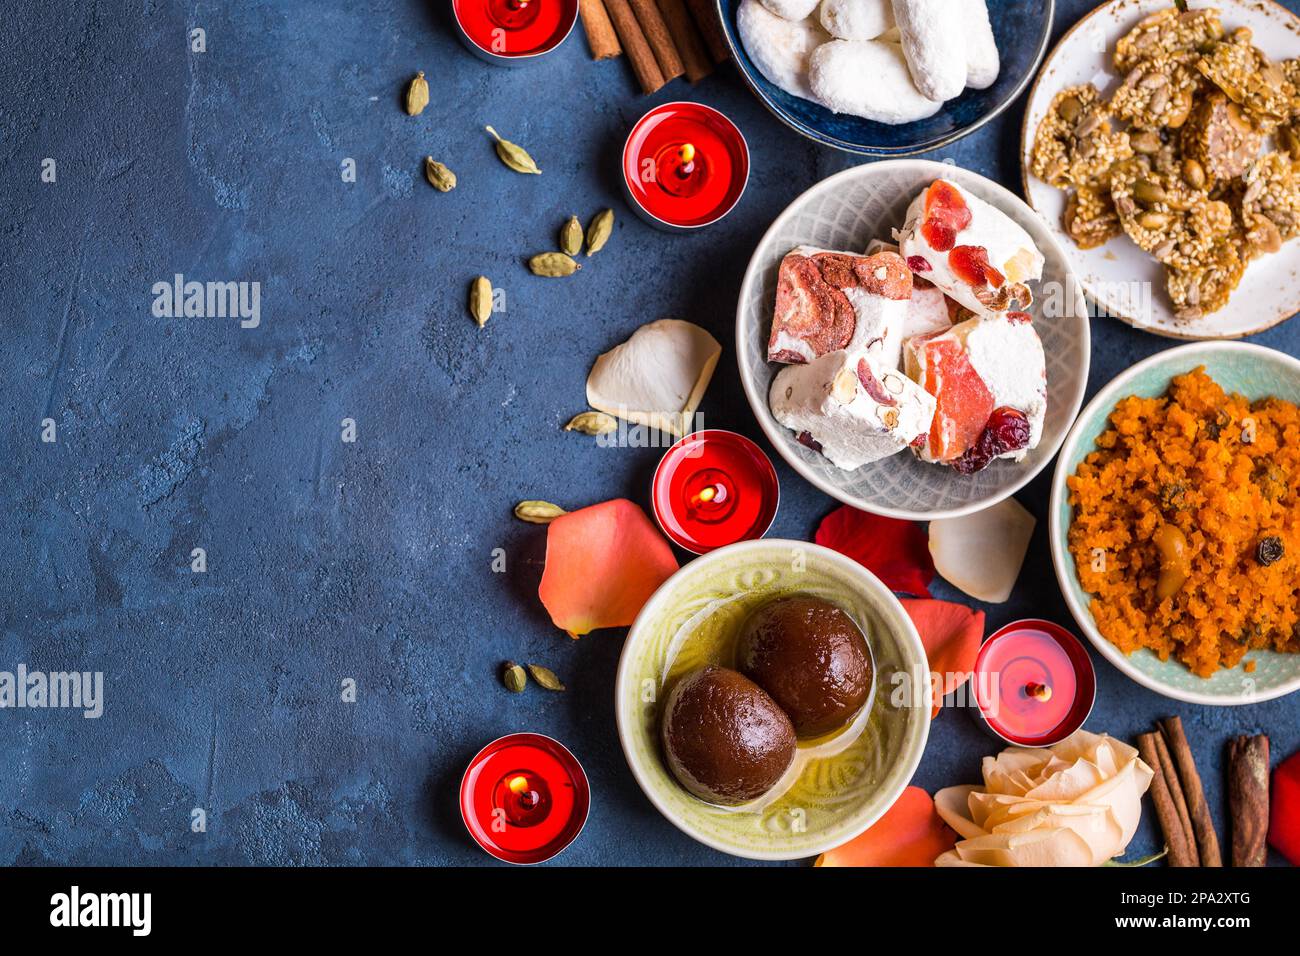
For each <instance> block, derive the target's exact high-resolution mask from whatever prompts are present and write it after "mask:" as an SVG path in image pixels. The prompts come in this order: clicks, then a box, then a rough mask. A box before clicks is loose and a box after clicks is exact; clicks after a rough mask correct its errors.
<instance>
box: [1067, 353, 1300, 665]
mask: <svg viewBox="0 0 1300 956" xmlns="http://www.w3.org/2000/svg"><path fill="white" fill-rule="evenodd" d="M1067 486H1068V488H1069V500H1070V504H1071V506H1072V507H1073V509H1074V520H1073V522H1072V524H1071V525H1070V532H1069V546H1070V552H1071V554H1073V556H1074V561H1075V565H1076V567H1077V569H1078V574H1079V582H1080V584H1081V585H1082V586H1083V588H1084V590H1086V591H1087V592H1088V593H1089V594H1091V595H1092V602H1091V610H1092V616H1093V619H1094V620H1095V621H1096V622H1097V627H1098V629H1099V630H1100V631H1101V633H1102V634H1104V635H1105V636H1106V638H1107V640H1109V641H1111V643H1113V644H1115V646H1116V647H1118V648H1119V649H1120V650H1122V651H1123V652H1124V653H1126V654H1131V653H1132V652H1133V651H1135V650H1137V649H1139V648H1143V647H1145V648H1149V649H1150V650H1152V651H1154V652H1155V653H1156V654H1158V655H1159V656H1160V659H1161V660H1167V659H1168V658H1169V657H1170V656H1173V657H1175V658H1176V659H1178V660H1180V661H1182V662H1183V663H1184V664H1186V665H1187V666H1188V667H1189V668H1190V669H1191V670H1192V671H1193V672H1194V673H1196V674H1198V675H1200V676H1201V677H1209V676H1211V675H1212V674H1213V673H1214V672H1215V671H1217V670H1218V669H1220V668H1225V667H1235V666H1236V665H1237V664H1238V663H1239V662H1240V661H1241V659H1242V658H1243V657H1244V656H1245V655H1246V653H1247V652H1248V651H1252V650H1266V649H1267V650H1274V651H1284V652H1290V653H1296V652H1300V408H1297V406H1296V405H1294V404H1292V403H1290V402H1285V401H1282V400H1280V399H1277V398H1265V399H1262V400H1260V401H1257V402H1253V403H1252V402H1250V401H1249V400H1248V399H1246V398H1244V397H1243V396H1241V395H1237V394H1232V395H1229V394H1226V393H1225V392H1224V391H1223V389H1222V388H1220V387H1219V385H1218V384H1216V383H1215V382H1214V380H1213V379H1211V378H1210V377H1209V376H1208V375H1207V374H1206V373H1205V369H1204V367H1201V368H1197V369H1195V370H1194V371H1192V372H1190V373H1188V374H1186V375H1180V376H1178V377H1177V378H1175V379H1174V380H1173V382H1172V383H1171V385H1170V388H1169V391H1168V393H1167V394H1166V395H1164V396H1162V397H1160V398H1139V397H1137V396H1130V397H1129V398H1125V399H1123V400H1122V401H1120V402H1119V403H1118V404H1117V405H1116V406H1115V410H1114V411H1113V412H1112V413H1111V415H1110V424H1109V427H1108V428H1107V429H1106V431H1104V432H1103V433H1102V434H1101V435H1100V436H1099V437H1098V438H1097V450H1096V451H1094V452H1092V453H1091V454H1089V455H1088V457H1087V458H1086V459H1084V461H1083V462H1082V463H1081V464H1080V465H1079V467H1078V469H1077V470H1076V472H1075V474H1073V475H1072V476H1070V477H1069V478H1068V479H1067ZM1166 524H1168V525H1173V526H1174V527H1175V528H1177V529H1178V531H1179V532H1181V534H1182V537H1183V538H1184V539H1185V541H1186V555H1185V557H1186V562H1185V565H1183V567H1182V568H1181V571H1182V573H1184V574H1185V577H1184V578H1183V579H1182V583H1181V586H1179V587H1178V588H1177V590H1176V591H1175V593H1173V594H1172V595H1171V596H1169V597H1166V598H1164V599H1163V600H1159V599H1158V598H1157V591H1158V588H1157V584H1158V582H1159V581H1160V578H1161V556H1160V554H1159V551H1158V549H1157V547H1156V545H1155V541H1154V540H1153V539H1155V538H1156V532H1157V530H1158V529H1160V528H1161V527H1162V526H1163V525H1166Z"/></svg>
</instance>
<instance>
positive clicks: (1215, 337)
mask: <svg viewBox="0 0 1300 956" xmlns="http://www.w3.org/2000/svg"><path fill="white" fill-rule="evenodd" d="M1130 2H1133V3H1135V4H1141V3H1142V2H1143V0H1102V2H1101V3H1099V4H1098V5H1097V6H1095V7H1093V8H1092V9H1091V10H1089V11H1088V12H1087V13H1085V14H1084V15H1083V16H1082V17H1080V18H1079V20H1078V22H1077V23H1075V24H1074V25H1073V26H1072V27H1070V29H1068V30H1066V31H1065V33H1064V34H1062V35H1061V39H1059V40H1057V41H1056V44H1055V45H1054V46H1053V47H1052V51H1051V52H1050V53H1048V54H1047V58H1046V59H1045V60H1044V61H1043V62H1042V63H1041V64H1040V66H1041V69H1039V70H1038V71H1037V75H1036V76H1035V77H1034V83H1033V86H1032V87H1030V90H1029V95H1028V96H1027V97H1026V98H1025V115H1024V116H1023V117H1022V118H1021V121H1020V189H1021V191H1022V192H1023V193H1024V194H1025V205H1027V206H1028V207H1029V208H1030V209H1032V210H1033V211H1034V212H1035V213H1036V214H1037V215H1038V216H1039V217H1040V218H1042V219H1045V220H1047V219H1049V217H1048V216H1047V214H1046V213H1044V212H1043V211H1042V210H1040V209H1039V208H1038V206H1037V205H1036V204H1035V203H1034V194H1033V192H1032V191H1031V190H1030V188H1029V183H1030V180H1031V179H1036V178H1037V177H1034V176H1031V174H1030V172H1029V166H1030V163H1031V161H1032V158H1033V156H1032V153H1033V141H1032V138H1031V137H1030V130H1029V115H1030V112H1031V107H1032V106H1033V102H1034V99H1035V97H1037V96H1038V88H1039V86H1040V85H1041V84H1042V82H1043V80H1044V79H1046V78H1047V73H1048V71H1049V70H1050V69H1051V68H1052V65H1053V63H1054V62H1055V60H1056V58H1057V56H1058V55H1059V54H1060V53H1061V52H1062V48H1063V47H1064V46H1065V44H1066V43H1067V42H1068V41H1069V40H1070V39H1071V38H1072V37H1073V36H1074V34H1075V33H1077V32H1078V31H1079V30H1080V28H1082V27H1083V26H1084V25H1086V24H1088V23H1089V22H1091V21H1092V19H1093V18H1094V17H1096V16H1098V15H1099V14H1102V13H1106V12H1108V11H1109V10H1110V8H1112V7H1115V6H1118V5H1119V4H1121V3H1130ZM1221 2H1222V3H1224V4H1225V5H1227V4H1231V3H1233V2H1235V0H1221ZM1247 5H1248V4H1246V3H1244V2H1239V3H1238V6H1239V7H1245V6H1247ZM1249 5H1250V6H1256V7H1262V8H1263V9H1275V10H1277V11H1280V12H1281V13H1282V14H1284V15H1286V16H1287V17H1289V18H1291V19H1292V20H1294V21H1295V22H1296V24H1297V26H1300V14H1297V13H1295V12H1293V11H1291V10H1288V9H1287V8H1286V7H1284V6H1282V5H1281V4H1280V3H1277V2H1276V0H1263V2H1262V3H1260V2H1259V0H1256V2H1254V3H1252V4H1249ZM1135 12H1136V13H1140V12H1141V11H1140V10H1138V11H1135ZM1034 132H1035V133H1037V130H1036V129H1035V130H1034ZM1058 191H1059V190H1058ZM1116 238H1121V237H1116ZM1122 238H1127V237H1122ZM1133 248H1134V249H1135V250H1136V251H1139V252H1140V251H1141V250H1137V247H1133ZM1066 251H1067V252H1068V253H1070V255H1071V266H1073V265H1074V260H1073V256H1074V254H1076V253H1082V252H1084V251H1085V250H1081V249H1075V248H1074V246H1073V243H1071V244H1070V246H1068V247H1067V248H1066ZM1143 255H1145V253H1143ZM1072 271H1075V272H1076V273H1077V275H1078V279H1079V284H1080V285H1082V286H1083V291H1084V294H1085V295H1086V297H1087V299H1088V301H1089V302H1091V303H1093V304H1094V305H1095V306H1096V307H1097V309H1098V311H1100V312H1103V313H1105V314H1106V315H1107V316H1110V317H1111V318H1114V319H1118V320H1119V321H1121V322H1123V323H1124V324H1125V325H1128V326H1131V327H1132V328H1135V329H1138V330H1140V331H1142V332H1147V333H1149V334H1151V335H1155V336H1158V337H1159V338H1163V339H1170V340H1172V341H1176V342H1231V341H1235V340H1237V339H1244V338H1248V337H1249V336H1252V335H1258V334H1259V333H1261V332H1266V331H1268V330H1269V329H1271V328H1274V327H1275V326H1278V325H1281V324H1282V323H1283V322H1286V321H1288V320H1289V319H1291V318H1293V317H1294V316H1295V314H1296V306H1295V305H1294V304H1293V305H1291V306H1289V307H1286V308H1284V310H1283V312H1282V313H1281V314H1279V315H1276V316H1274V317H1273V318H1271V319H1269V320H1268V321H1267V322H1265V323H1263V324H1261V325H1257V326H1254V327H1252V328H1250V329H1247V330H1245V331H1242V332H1233V333H1230V334H1223V333H1209V334H1206V333H1192V332H1181V331H1179V330H1177V329H1169V328H1163V327H1161V326H1158V325H1153V324H1150V323H1146V322H1141V321H1139V320H1138V319H1135V318H1133V317H1132V316H1130V315H1126V314H1124V311H1123V310H1122V309H1119V308H1117V307H1116V306H1115V303H1114V302H1113V301H1105V300H1103V299H1102V298H1101V297H1100V296H1098V295H1097V294H1096V293H1095V292H1094V291H1093V287H1092V284H1090V283H1088V282H1085V281H1084V279H1085V276H1086V273H1084V272H1083V271H1082V270H1072ZM1211 314H1213V313H1211Z"/></svg>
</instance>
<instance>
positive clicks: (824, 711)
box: [736, 595, 872, 737]
mask: <svg viewBox="0 0 1300 956" xmlns="http://www.w3.org/2000/svg"><path fill="white" fill-rule="evenodd" d="M736 664H737V666H738V667H739V669H740V672H741V673H742V674H744V675H745V676H746V677H748V678H749V679H750V680H752V681H753V682H754V683H755V684H757V685H758V686H759V687H762V688H763V689H764V690H765V691H767V692H768V694H770V695H771V697H772V699H773V700H775V701H776V703H777V705H778V706H779V707H780V708H781V709H782V710H784V711H785V712H786V713H787V714H788V715H789V716H790V722H791V723H793V724H794V729H795V733H796V734H797V735H798V736H800V737H820V736H822V735H823V734H828V733H830V732H831V731H833V730H838V729H839V728H840V727H843V726H844V725H845V724H847V723H848V722H849V721H850V720H852V719H853V717H854V715H855V714H857V712H858V711H859V710H861V709H862V705H863V704H865V703H866V702H867V697H868V695H869V694H870V693H871V680H872V673H871V652H870V650H869V649H868V648H867V639H866V638H865V637H864V636H863V634H862V630H861V628H859V627H858V625H857V624H855V623H854V622H853V618H851V617H849V616H848V614H846V613H845V612H844V611H843V610H842V609H841V608H838V607H836V606H835V605H834V604H831V603H830V602H829V601H824V600H822V599H821V598H816V597H810V596H806V595H796V596H792V597H783V598H777V599H776V600H775V601H771V602H769V603H767V604H764V605H763V606H762V607H760V608H758V609H757V610H756V611H754V612H753V613H752V614H750V616H749V617H748V619H746V621H745V623H744V625H743V626H742V628H741V632H740V640H739V642H738V643H737V646H736Z"/></svg>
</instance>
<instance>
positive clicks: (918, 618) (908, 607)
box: [902, 598, 984, 718]
mask: <svg viewBox="0 0 1300 956" xmlns="http://www.w3.org/2000/svg"><path fill="white" fill-rule="evenodd" d="M902 605H903V610H905V611H906V612H907V616H908V617H910V618H911V619H912V623H913V624H915V625H916V630H917V631H918V632H919V633H920V635H921V643H922V644H924V645H925V656H926V657H927V658H928V659H929V661H930V675H931V677H930V679H931V686H932V688H933V691H932V693H933V697H934V709H933V711H932V712H931V714H930V716H931V718H934V717H936V716H938V714H939V709H940V708H941V707H942V706H943V699H944V698H945V697H947V696H948V695H949V694H951V693H952V692H953V691H954V690H956V689H957V688H958V687H960V686H961V685H962V684H964V683H965V682H966V679H967V678H968V677H970V675H971V672H972V671H974V670H975V657H976V655H977V654H979V650H980V644H981V642H983V640H984V612H983V611H976V610H974V609H973V608H969V607H967V606H966V605H964V604H956V603H954V602H952V601H937V600H932V599H924V600H922V599H917V598H903V599H902Z"/></svg>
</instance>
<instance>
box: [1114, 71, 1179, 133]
mask: <svg viewBox="0 0 1300 956" xmlns="http://www.w3.org/2000/svg"><path fill="white" fill-rule="evenodd" d="M1199 82H1200V77H1199V76H1198V75H1197V73H1196V71H1195V70H1194V69H1193V68H1192V67H1191V66H1190V65H1189V64H1187V63H1183V62H1180V61H1179V60H1177V59H1176V58H1175V57H1173V56H1172V55H1169V54H1160V55H1159V56H1155V57H1152V58H1151V59H1149V60H1142V61H1140V62H1139V63H1138V64H1137V65H1135V66H1134V67H1133V68H1132V69H1131V70H1129V71H1128V74H1127V76H1125V78H1124V83H1123V84H1122V85H1121V86H1120V88H1119V89H1118V90H1116V91H1115V95H1114V96H1113V97H1111V101H1110V108H1111V111H1112V112H1113V113H1114V114H1115V116H1116V117H1118V118H1119V119H1122V120H1126V121H1128V122H1129V123H1132V124H1133V125H1134V126H1138V127H1141V128H1144V129H1177V128H1178V127H1180V126H1182V125H1183V124H1184V123H1186V122H1187V117H1189V116H1190V115H1191V113H1192V105H1193V102H1194V98H1195V95H1196V91H1197V86H1198V85H1199Z"/></svg>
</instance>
